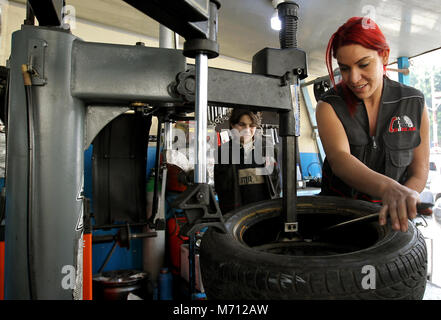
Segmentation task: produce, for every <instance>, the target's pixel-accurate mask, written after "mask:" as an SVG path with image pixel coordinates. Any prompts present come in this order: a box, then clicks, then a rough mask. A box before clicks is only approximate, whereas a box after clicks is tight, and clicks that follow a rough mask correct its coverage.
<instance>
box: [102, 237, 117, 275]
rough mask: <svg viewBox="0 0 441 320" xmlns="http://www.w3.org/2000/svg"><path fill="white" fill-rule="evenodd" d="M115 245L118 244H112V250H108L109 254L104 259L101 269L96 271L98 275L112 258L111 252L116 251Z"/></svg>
mask: <svg viewBox="0 0 441 320" xmlns="http://www.w3.org/2000/svg"><path fill="white" fill-rule="evenodd" d="M117 244H118V242H117V241H115V242H114V243H113V246H112V249H110V251H109V253H108V254H107V257H106V259H105V260H104V262H103V264H102V265H101V267H100V268H99V269H98V273H101V272H102V271H103V270H104V268H105V267H106V265H107V263H108V262H109V260H110V258H111V257H112V254H113V252H114V251H115V249H116V245H117Z"/></svg>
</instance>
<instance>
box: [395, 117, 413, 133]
mask: <svg viewBox="0 0 441 320" xmlns="http://www.w3.org/2000/svg"><path fill="white" fill-rule="evenodd" d="M415 130H416V128H415V126H414V125H413V122H412V120H411V119H410V118H409V117H408V116H400V117H392V119H391V121H390V125H389V132H404V131H415Z"/></svg>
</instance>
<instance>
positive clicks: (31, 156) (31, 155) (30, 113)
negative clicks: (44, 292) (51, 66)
mask: <svg viewBox="0 0 441 320" xmlns="http://www.w3.org/2000/svg"><path fill="white" fill-rule="evenodd" d="M21 71H22V73H23V81H24V87H25V93H26V118H27V129H28V168H27V184H28V190H27V211H28V212H27V216H26V241H27V246H26V252H27V257H28V263H27V265H28V283H29V294H30V299H31V300H34V299H37V295H36V285H35V279H36V277H35V270H34V268H33V266H34V250H33V243H32V223H33V221H32V217H33V209H34V208H33V198H34V197H33V190H34V178H33V177H34V162H35V149H34V144H35V131H34V110H33V101H32V81H31V75H30V71H29V69H28V67H27V65H25V64H23V65H22V66H21Z"/></svg>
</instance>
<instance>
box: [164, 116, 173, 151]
mask: <svg viewBox="0 0 441 320" xmlns="http://www.w3.org/2000/svg"><path fill="white" fill-rule="evenodd" d="M172 145H173V126H172V122H171V121H166V122H164V149H165V150H164V151H167V150H171V149H172Z"/></svg>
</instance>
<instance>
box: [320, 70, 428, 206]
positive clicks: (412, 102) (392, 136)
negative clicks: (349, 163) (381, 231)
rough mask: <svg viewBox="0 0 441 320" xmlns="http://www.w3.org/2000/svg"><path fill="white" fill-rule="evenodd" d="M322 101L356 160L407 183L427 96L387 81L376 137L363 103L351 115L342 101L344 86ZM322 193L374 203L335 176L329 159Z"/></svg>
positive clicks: (326, 162)
mask: <svg viewBox="0 0 441 320" xmlns="http://www.w3.org/2000/svg"><path fill="white" fill-rule="evenodd" d="M320 100H322V101H325V102H327V103H329V104H330V105H331V106H332V107H333V109H334V111H335V113H336V114H337V116H338V118H339V119H340V121H341V123H342V124H343V127H344V129H345V131H346V135H347V137H348V141H349V144H350V148H351V154H352V155H353V156H354V157H356V158H357V159H359V160H360V161H361V162H363V163H364V164H365V165H366V166H368V167H369V168H370V169H372V170H374V171H376V172H378V173H381V174H383V175H386V176H388V177H390V178H392V179H394V180H396V181H398V182H400V183H401V184H404V182H406V180H407V178H408V177H407V168H408V166H409V165H410V164H411V162H412V159H413V149H415V148H416V147H417V146H418V145H419V144H420V142H421V138H420V125H421V117H422V113H423V109H424V95H423V94H422V93H421V92H420V91H419V90H417V89H415V88H412V87H409V86H406V85H403V84H401V83H398V82H396V81H393V80H390V79H388V78H384V81H383V92H382V96H381V101H380V110H379V112H378V119H377V129H376V134H375V136H373V137H371V136H370V134H369V119H368V115H367V111H366V107H365V106H364V103H363V102H362V101H360V102H359V103H358V105H357V108H356V111H355V113H354V115H352V116H351V114H350V113H349V110H348V107H347V105H346V103H345V101H344V100H343V98H342V89H341V87H338V88H337V89H335V88H333V89H331V90H329V91H328V92H326V93H325V94H324V95H323V96H322V97H321V99H320ZM360 183H363V182H362V181H360ZM321 194H322V195H334V196H344V197H350V198H354V199H362V200H370V201H375V199H373V198H372V197H370V196H368V195H366V194H362V193H360V192H358V191H357V190H355V189H353V188H351V187H350V186H348V185H347V184H346V183H344V182H343V181H342V180H341V179H339V178H338V177H337V176H335V175H334V173H333V172H332V170H331V166H330V165H329V163H328V161H327V159H325V162H324V164H323V178H322V192H321Z"/></svg>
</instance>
